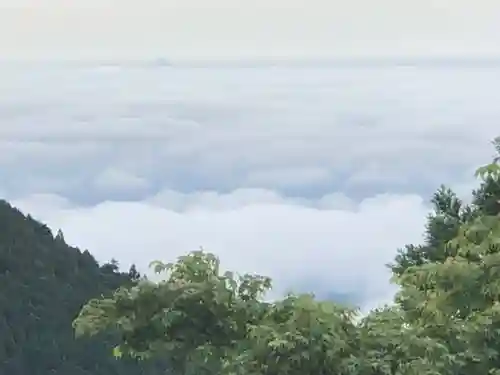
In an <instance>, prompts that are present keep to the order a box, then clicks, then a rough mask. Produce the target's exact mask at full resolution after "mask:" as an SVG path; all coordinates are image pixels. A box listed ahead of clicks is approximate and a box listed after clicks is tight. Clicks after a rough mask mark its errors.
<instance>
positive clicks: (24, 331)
mask: <svg viewBox="0 0 500 375" xmlns="http://www.w3.org/2000/svg"><path fill="white" fill-rule="evenodd" d="M134 270H135V269H134ZM132 273H133V272H132ZM131 279H132V277H131V276H129V274H127V273H120V272H119V271H118V267H117V266H116V264H114V263H113V262H111V263H109V264H105V265H103V266H99V265H98V264H97V262H96V260H95V259H94V258H93V257H92V255H91V254H90V253H89V252H88V251H83V252H81V251H80V250H79V249H76V248H73V247H70V246H69V245H67V244H66V243H65V241H64V237H63V235H62V233H61V232H59V233H58V234H57V235H56V236H55V237H54V236H53V234H52V233H51V231H50V229H49V228H48V227H47V226H45V225H43V224H41V223H39V222H37V221H35V220H34V219H33V218H31V217H30V216H27V217H26V216H24V215H23V214H22V213H21V212H19V211H18V210H17V209H15V208H13V207H11V206H10V205H9V204H8V203H7V202H5V201H0V374H9V375H45V374H47V375H48V374H52V375H56V374H58V375H62V374H64V375H91V374H92V375H101V374H102V375H113V374H120V375H128V374H130V375H138V374H145V375H147V374H154V372H153V371H152V365H149V366H148V365H146V364H144V363H142V364H141V366H139V365H138V364H137V363H134V362H131V361H125V362H123V360H122V361H117V360H115V359H114V358H113V356H112V355H111V352H112V348H113V347H114V345H113V342H112V341H114V340H111V339H110V337H109V336H106V337H103V336H100V337H96V338H92V339H90V340H89V339H83V340H82V339H79V340H76V339H74V333H73V330H72V326H71V323H72V321H73V319H74V318H75V316H76V315H77V313H78V311H79V310H80V308H81V306H82V305H83V304H84V303H85V302H86V301H87V300H88V299H89V298H93V297H98V296H100V295H102V294H107V293H108V292H111V291H113V290H115V289H116V288H117V287H119V286H120V285H124V284H127V283H131Z"/></svg>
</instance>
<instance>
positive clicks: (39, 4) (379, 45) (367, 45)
mask: <svg viewBox="0 0 500 375" xmlns="http://www.w3.org/2000/svg"><path fill="white" fill-rule="evenodd" d="M499 16H500V1H498V0H477V1H471V0H376V1H374V0H349V1H346V0H343V1H340V0H249V1H244V2H243V1H238V0H142V1H138V0H73V1H63V0H36V1H35V0H0V56H1V57H0V58H1V59H51V58H71V59H73V58H116V59H121V58H151V57H153V58H154V57H166V58H173V59H192V58H205V59H224V58H244V57H250V58H259V57H264V58H265V57H299V58H322V57H359V56H367V57H387V56H418V57H425V56H467V57H491V56H496V57H497V56H500V43H498V35H500V23H499V22H498V19H499Z"/></svg>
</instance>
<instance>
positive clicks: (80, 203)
mask: <svg viewBox="0 0 500 375" xmlns="http://www.w3.org/2000/svg"><path fill="white" fill-rule="evenodd" d="M0 82H2V84H1V85H0V97H1V98H2V100H1V101H0V155H1V156H0V177H1V179H2V185H1V186H0V190H1V192H2V195H3V196H4V197H5V198H6V199H8V200H10V201H12V202H13V203H14V204H15V205H17V206H18V207H20V208H21V209H22V210H23V211H24V212H27V213H28V212H29V213H32V214H33V215H34V216H35V217H36V218H39V219H41V220H43V221H45V222H47V223H48V224H49V225H50V226H51V227H52V228H53V229H54V230H57V229H58V228H62V230H63V232H64V234H65V237H66V240H67V241H68V242H69V243H71V244H75V245H78V246H79V247H81V248H88V249H89V250H90V251H91V252H92V253H93V254H95V256H96V257H97V259H98V260H100V261H107V260H109V259H111V258H116V259H118V260H119V261H120V263H121V264H122V265H123V267H128V265H130V264H131V263H132V262H134V263H136V264H137V265H138V266H139V268H140V269H142V270H145V269H146V267H147V265H148V264H149V262H150V261H151V260H153V259H162V260H170V259H172V258H173V257H175V256H177V255H180V254H182V253H185V252H187V251H190V250H196V249H198V248H199V247H200V246H203V247H204V248H205V249H206V250H208V251H213V252H215V253H216V254H218V255H220V257H221V259H222V261H223V264H224V265H225V266H226V267H228V268H233V269H236V270H237V271H240V272H258V273H263V274H267V275H269V276H272V277H273V279H274V280H275V286H276V292H277V293H281V292H284V291H287V290H289V289H293V290H300V291H314V292H316V293H317V294H319V295H322V296H327V297H330V298H341V299H343V300H347V301H349V302H352V303H356V304H358V305H361V306H362V307H364V308H367V307H372V306H375V305H376V304H379V303H381V302H384V301H387V300H389V299H390V297H391V295H392V293H393V292H394V287H392V286H391V285H390V284H389V281H388V280H389V276H390V275H389V273H388V271H387V269H386V267H385V264H386V263H388V262H390V261H391V260H392V259H393V257H394V255H395V252H396V250H397V249H398V248H400V247H402V246H403V245H404V244H406V243H412V242H419V241H421V239H422V231H423V229H424V227H423V225H424V223H425V216H426V214H427V213H428V209H429V207H428V200H429V198H430V195H431V194H432V192H433V191H435V189H436V188H437V187H438V186H439V185H440V184H441V183H446V184H448V185H450V186H452V187H454V188H456V189H457V191H458V192H459V193H460V194H464V195H466V194H467V192H468V191H469V190H470V188H471V187H472V186H474V184H475V181H474V179H473V171H474V169H475V167H476V166H477V165H479V164H481V163H486V162H488V161H489V158H490V157H491V156H492V153H493V149H492V147H490V145H489V141H490V140H491V139H492V138H493V137H495V136H497V135H499V133H500V128H499V127H498V124H499V122H500V121H499V120H500V106H498V98H499V97H500V65H495V64H492V65H487V66H474V65H471V66H461V65H457V66H455V65H453V64H442V65H436V66H433V65H432V64H431V65H422V66H420V65H418V64H417V65H413V66H412V65H404V66H399V65H396V64H389V63H387V64H374V65H370V64H358V65H355V66H349V65H348V64H343V65H342V64H340V65H336V64H299V65H287V64H285V63H281V64H274V65H260V66H257V65H255V66H253V65H252V64H248V65H244V66H231V65H230V64H223V65H217V64H211V65H207V66H204V65H203V64H198V65H197V66H188V65H182V64H180V65H173V66H170V65H168V64H167V65H165V64H149V63H148V64H147V63H144V64H141V63H135V64H126V63H117V64H98V63H95V64H92V63H87V64H81V65H78V64H70V63H38V64H35V63H32V64H24V65H22V64H21V65H13V64H7V63H5V64H3V65H1V66H0Z"/></svg>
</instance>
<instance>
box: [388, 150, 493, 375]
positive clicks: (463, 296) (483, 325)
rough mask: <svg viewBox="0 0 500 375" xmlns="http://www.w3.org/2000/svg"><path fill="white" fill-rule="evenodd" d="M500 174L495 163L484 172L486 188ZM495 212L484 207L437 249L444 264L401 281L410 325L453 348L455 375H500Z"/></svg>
mask: <svg viewBox="0 0 500 375" xmlns="http://www.w3.org/2000/svg"><path fill="white" fill-rule="evenodd" d="M499 169H500V168H499V167H498V165H497V164H496V160H495V161H494V163H492V164H490V165H488V166H485V167H482V168H480V169H479V170H478V173H477V175H479V176H480V177H482V178H483V183H482V189H484V188H485V187H487V188H488V189H490V188H491V186H492V184H494V183H496V181H498V179H499V177H500V174H499ZM480 190H481V189H480ZM488 207H490V206H488ZM469 212H474V211H473V210H471V211H469ZM491 213H492V212H491V211H488V210H487V209H484V207H482V206H479V205H478V206H477V207H476V208H475V214H473V215H470V216H469V217H467V220H463V223H462V224H461V225H460V226H459V227H458V228H456V229H454V232H456V235H455V237H454V238H453V239H451V240H449V241H446V240H447V237H446V236H444V237H442V239H441V241H438V242H439V243H436V244H434V249H442V253H441V256H440V257H439V258H438V259H436V260H434V261H432V262H421V264H418V265H412V266H410V267H408V268H406V270H404V272H402V273H401V274H399V275H396V277H395V279H396V281H397V282H398V283H399V284H400V285H401V287H402V288H401V291H400V292H399V293H398V295H397V298H396V301H397V302H398V303H399V304H400V306H402V307H403V309H404V314H405V320H406V321H407V322H410V323H411V325H412V327H419V328H421V329H422V330H423V332H424V333H425V334H426V335H427V336H428V337H429V338H433V339H435V340H440V341H441V342H442V343H443V344H445V345H446V346H447V350H448V352H449V354H450V358H452V361H450V363H449V366H448V369H449V370H453V372H452V373H454V374H464V375H466V374H471V373H482V374H493V373H494V374H499V373H500V219H499V216H498V212H497V213H494V214H493V215H491Z"/></svg>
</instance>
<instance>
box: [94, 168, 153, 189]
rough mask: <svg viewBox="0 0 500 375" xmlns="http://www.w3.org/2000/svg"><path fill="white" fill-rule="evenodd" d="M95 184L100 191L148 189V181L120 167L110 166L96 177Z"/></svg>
mask: <svg viewBox="0 0 500 375" xmlns="http://www.w3.org/2000/svg"><path fill="white" fill-rule="evenodd" d="M93 185H94V187H95V188H97V189H98V190H100V191H104V192H114V193H117V192H128V191H136V190H144V189H147V188H148V181H147V180H146V179H144V178H141V177H138V176H134V175H133V174H130V173H127V172H124V171H121V170H119V169H114V168H108V169H105V170H104V171H102V172H101V173H100V174H99V175H98V176H97V177H96V179H95V180H94V181H93Z"/></svg>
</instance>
